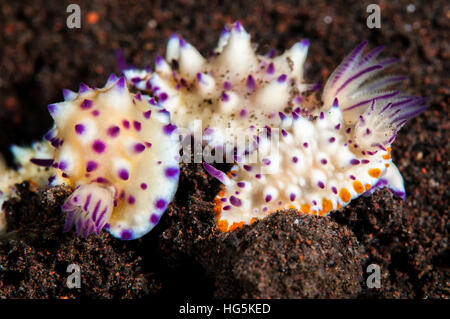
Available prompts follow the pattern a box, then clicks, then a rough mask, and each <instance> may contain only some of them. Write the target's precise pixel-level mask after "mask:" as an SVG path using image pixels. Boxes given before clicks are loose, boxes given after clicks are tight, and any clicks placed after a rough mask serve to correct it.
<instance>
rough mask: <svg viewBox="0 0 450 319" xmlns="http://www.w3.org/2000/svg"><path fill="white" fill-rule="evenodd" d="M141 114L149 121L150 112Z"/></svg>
mask: <svg viewBox="0 0 450 319" xmlns="http://www.w3.org/2000/svg"><path fill="white" fill-rule="evenodd" d="M143 114H144V117H145V118H146V119H149V118H150V116H151V115H152V111H151V110H149V111H147V112H144V113H143Z"/></svg>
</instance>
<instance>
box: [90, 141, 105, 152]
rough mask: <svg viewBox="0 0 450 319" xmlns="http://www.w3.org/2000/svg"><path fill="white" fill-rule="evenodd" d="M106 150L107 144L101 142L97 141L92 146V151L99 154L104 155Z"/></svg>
mask: <svg viewBox="0 0 450 319" xmlns="http://www.w3.org/2000/svg"><path fill="white" fill-rule="evenodd" d="M105 148H106V145H105V143H103V142H102V141H100V140H95V141H94V143H93V144H92V149H93V150H94V151H96V152H97V153H103V151H104V150H105Z"/></svg>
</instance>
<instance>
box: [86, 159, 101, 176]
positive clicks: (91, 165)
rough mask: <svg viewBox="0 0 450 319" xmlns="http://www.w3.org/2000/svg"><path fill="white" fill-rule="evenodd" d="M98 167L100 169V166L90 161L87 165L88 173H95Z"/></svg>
mask: <svg viewBox="0 0 450 319" xmlns="http://www.w3.org/2000/svg"><path fill="white" fill-rule="evenodd" d="M97 167H98V164H97V163H96V162H94V161H89V162H87V164H86V172H88V173H89V172H92V171H95V170H96V169H97Z"/></svg>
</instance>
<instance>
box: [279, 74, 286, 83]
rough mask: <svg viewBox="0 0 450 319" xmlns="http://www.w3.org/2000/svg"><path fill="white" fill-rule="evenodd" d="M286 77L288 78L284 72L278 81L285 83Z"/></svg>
mask: <svg viewBox="0 0 450 319" xmlns="http://www.w3.org/2000/svg"><path fill="white" fill-rule="evenodd" d="M286 78H287V76H286V74H282V75H280V76H279V77H278V79H277V82H278V83H283V82H284V81H286Z"/></svg>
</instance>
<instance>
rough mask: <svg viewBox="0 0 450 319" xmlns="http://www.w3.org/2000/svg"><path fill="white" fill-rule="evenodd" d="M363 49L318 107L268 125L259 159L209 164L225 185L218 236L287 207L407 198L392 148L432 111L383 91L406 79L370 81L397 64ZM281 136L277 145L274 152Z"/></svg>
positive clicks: (321, 208)
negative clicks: (227, 167)
mask: <svg viewBox="0 0 450 319" xmlns="http://www.w3.org/2000/svg"><path fill="white" fill-rule="evenodd" d="M365 46H366V42H363V43H362V44H360V45H359V46H358V47H356V49H355V50H354V51H353V52H352V53H351V54H350V55H349V56H347V58H346V59H345V60H344V61H343V62H342V64H341V65H340V66H339V67H338V68H337V69H336V71H335V72H334V73H333V74H332V75H331V76H330V78H329V79H328V81H327V83H326V85H325V87H324V91H323V94H322V99H321V101H319V102H320V103H318V104H317V105H316V106H315V107H314V108H311V105H308V103H305V106H301V108H300V109H299V110H298V112H297V111H296V110H293V111H292V112H291V113H285V112H280V113H279V114H278V116H279V118H280V122H281V124H280V125H279V127H273V126H272V127H268V128H267V129H268V131H269V132H268V134H267V137H266V138H260V139H258V140H257V143H258V146H257V148H256V150H255V153H256V154H257V156H258V159H259V160H256V161H255V160H252V159H249V157H248V156H243V157H241V158H239V159H238V162H237V164H236V165H235V166H234V167H233V168H232V170H231V172H230V173H229V174H225V173H224V172H222V171H219V170H217V169H216V168H214V167H213V166H211V165H209V164H207V163H204V167H205V169H206V170H207V171H208V172H209V173H210V174H211V175H212V176H214V177H216V178H217V179H219V180H220V181H221V182H222V183H223V184H224V185H223V189H222V191H221V192H220V193H219V194H218V195H217V197H216V199H215V201H216V205H215V211H216V213H217V214H218V227H219V229H220V230H222V231H229V230H233V229H235V228H237V227H240V226H242V225H244V224H250V223H252V222H253V221H254V220H256V219H260V218H264V217H265V216H267V215H268V214H270V213H272V212H274V211H277V210H281V209H288V208H294V209H296V210H298V211H300V212H302V213H310V214H314V215H319V216H323V215H327V214H328V213H329V212H330V211H333V210H340V209H341V208H342V207H344V206H346V205H347V204H349V203H350V201H351V200H352V199H355V198H356V197H358V196H360V195H363V194H364V195H368V194H371V193H372V192H374V191H375V190H376V189H378V188H381V187H384V186H387V187H388V188H389V189H390V190H391V191H392V192H393V193H394V195H397V196H399V197H402V198H404V197H405V189H404V185H403V179H402V176H401V175H400V172H399V170H398V168H397V167H396V166H395V164H394V163H393V162H392V159H391V156H390V151H391V145H392V143H393V141H394V139H395V137H396V134H397V132H398V131H399V130H400V128H401V127H402V126H403V125H404V124H405V123H406V121H407V120H408V119H410V118H412V117H414V116H416V115H418V114H420V113H422V112H423V111H424V110H425V109H426V106H425V105H424V99H422V98H419V97H413V96H407V95H404V94H401V93H400V92H399V91H384V89H385V88H386V87H388V86H389V85H391V84H393V83H396V82H398V81H400V80H401V79H403V77H398V76H390V77H383V78H381V79H379V80H372V77H373V76H374V75H375V74H377V73H378V72H379V71H380V70H381V69H383V68H384V67H385V66H387V65H389V64H391V63H392V62H394V60H393V59H385V60H381V61H380V60H378V59H376V57H377V55H378V54H379V53H380V51H381V49H382V47H379V48H376V49H374V50H372V51H370V52H369V53H367V54H366V55H363V49H364V47H365ZM305 108H306V109H309V110H310V111H311V112H310V113H309V115H305V112H303V111H304V109H305ZM313 115H314V116H313ZM275 137H277V138H278V140H279V143H278V145H275V147H272V143H273V141H274V140H276V139H275ZM253 155H254V154H253Z"/></svg>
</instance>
